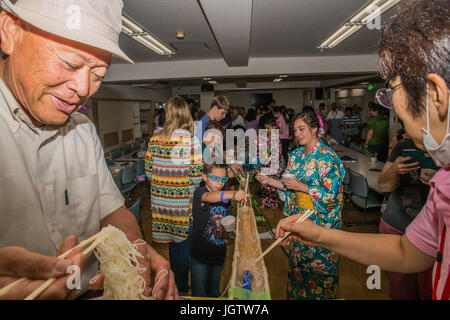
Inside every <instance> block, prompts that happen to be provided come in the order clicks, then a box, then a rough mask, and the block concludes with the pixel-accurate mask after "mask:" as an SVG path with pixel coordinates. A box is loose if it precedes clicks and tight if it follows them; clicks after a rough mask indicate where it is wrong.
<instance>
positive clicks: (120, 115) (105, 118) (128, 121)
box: [87, 85, 172, 152]
mask: <svg viewBox="0 0 450 320" xmlns="http://www.w3.org/2000/svg"><path fill="white" fill-rule="evenodd" d="M171 93H172V92H171V89H170V88H168V89H160V90H149V89H144V88H138V87H132V86H129V85H103V86H102V87H101V88H100V90H99V91H98V92H97V93H96V94H95V95H94V96H93V97H94V98H95V99H97V101H98V103H97V106H98V122H99V128H98V133H99V136H100V139H101V140H102V142H103V135H104V134H107V133H112V132H118V133H119V144H118V145H116V146H111V147H108V148H105V152H109V151H111V150H113V149H117V148H118V147H120V145H121V144H122V131H123V130H127V129H131V128H133V134H134V139H136V138H140V137H141V132H140V125H136V124H134V123H135V122H136V118H138V119H139V118H140V112H139V109H140V104H143V103H145V102H144V101H132V100H146V101H153V102H166V101H167V100H168V99H169V98H170V96H171ZM102 99H105V100H103V101H102ZM111 99H117V101H111ZM127 100H129V101H127ZM90 105H91V101H89V102H88V104H87V106H88V112H87V114H88V116H89V117H90V118H91V119H92V110H91V108H89V106H90ZM149 107H150V106H148V107H146V109H148V108H149ZM149 121H153V119H149ZM127 143H128V142H127Z"/></svg>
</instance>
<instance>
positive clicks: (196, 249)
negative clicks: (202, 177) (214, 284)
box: [190, 187, 231, 265]
mask: <svg viewBox="0 0 450 320" xmlns="http://www.w3.org/2000/svg"><path fill="white" fill-rule="evenodd" d="M205 192H208V190H207V189H206V187H199V188H197V190H195V192H194V199H193V205H192V216H193V223H194V226H193V230H192V234H191V235H190V239H191V246H190V247H191V248H190V255H191V256H192V257H193V258H194V259H196V260H198V261H199V262H201V263H204V264H209V265H222V264H223V263H224V261H225V256H226V254H227V245H226V243H225V239H224V235H225V229H224V227H223V226H222V224H221V223H220V221H221V220H222V218H224V217H226V216H228V215H231V204H230V202H228V203H223V202H217V203H209V202H204V203H202V196H203V194H204V193H205ZM202 204H203V205H202Z"/></svg>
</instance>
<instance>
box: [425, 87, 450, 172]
mask: <svg viewBox="0 0 450 320" xmlns="http://www.w3.org/2000/svg"><path fill="white" fill-rule="evenodd" d="M428 108H429V106H428V83H427V129H426V130H425V129H423V128H422V132H423V145H424V146H425V148H426V149H427V151H428V153H429V154H430V156H431V157H432V158H433V160H434V162H435V163H436V165H437V166H438V167H447V166H450V132H449V124H450V115H449V114H447V133H446V135H445V137H444V139H443V140H442V142H441V144H440V145H438V144H437V142H436V140H434V138H433V136H432V135H431V133H430V118H429V116H428ZM448 108H450V99H449V103H448ZM447 112H450V109H448V111H447Z"/></svg>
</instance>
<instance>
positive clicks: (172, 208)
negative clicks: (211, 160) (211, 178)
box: [145, 130, 203, 243]
mask: <svg viewBox="0 0 450 320" xmlns="http://www.w3.org/2000/svg"><path fill="white" fill-rule="evenodd" d="M202 171H203V163H202V154H201V146H200V144H199V143H198V140H197V139H192V135H191V134H190V133H189V132H188V131H186V130H175V131H174V133H173V134H172V136H171V137H166V136H161V135H154V136H153V137H151V138H150V141H149V144H148V150H147V153H146V155H145V172H146V175H147V177H148V179H149V180H150V181H151V202H152V231H153V232H152V234H153V240H154V241H156V242H161V243H179V242H182V241H184V240H186V239H187V237H188V235H189V222H190V219H191V216H192V198H193V195H194V191H195V189H196V188H197V187H198V185H199V184H200V182H201V181H202Z"/></svg>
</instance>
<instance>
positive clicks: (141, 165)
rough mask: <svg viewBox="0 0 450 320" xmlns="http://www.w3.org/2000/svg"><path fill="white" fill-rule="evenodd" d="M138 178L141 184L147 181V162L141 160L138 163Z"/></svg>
mask: <svg viewBox="0 0 450 320" xmlns="http://www.w3.org/2000/svg"><path fill="white" fill-rule="evenodd" d="M136 176H137V180H138V181H139V182H142V181H145V160H144V159H140V160H138V161H137V163H136Z"/></svg>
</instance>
